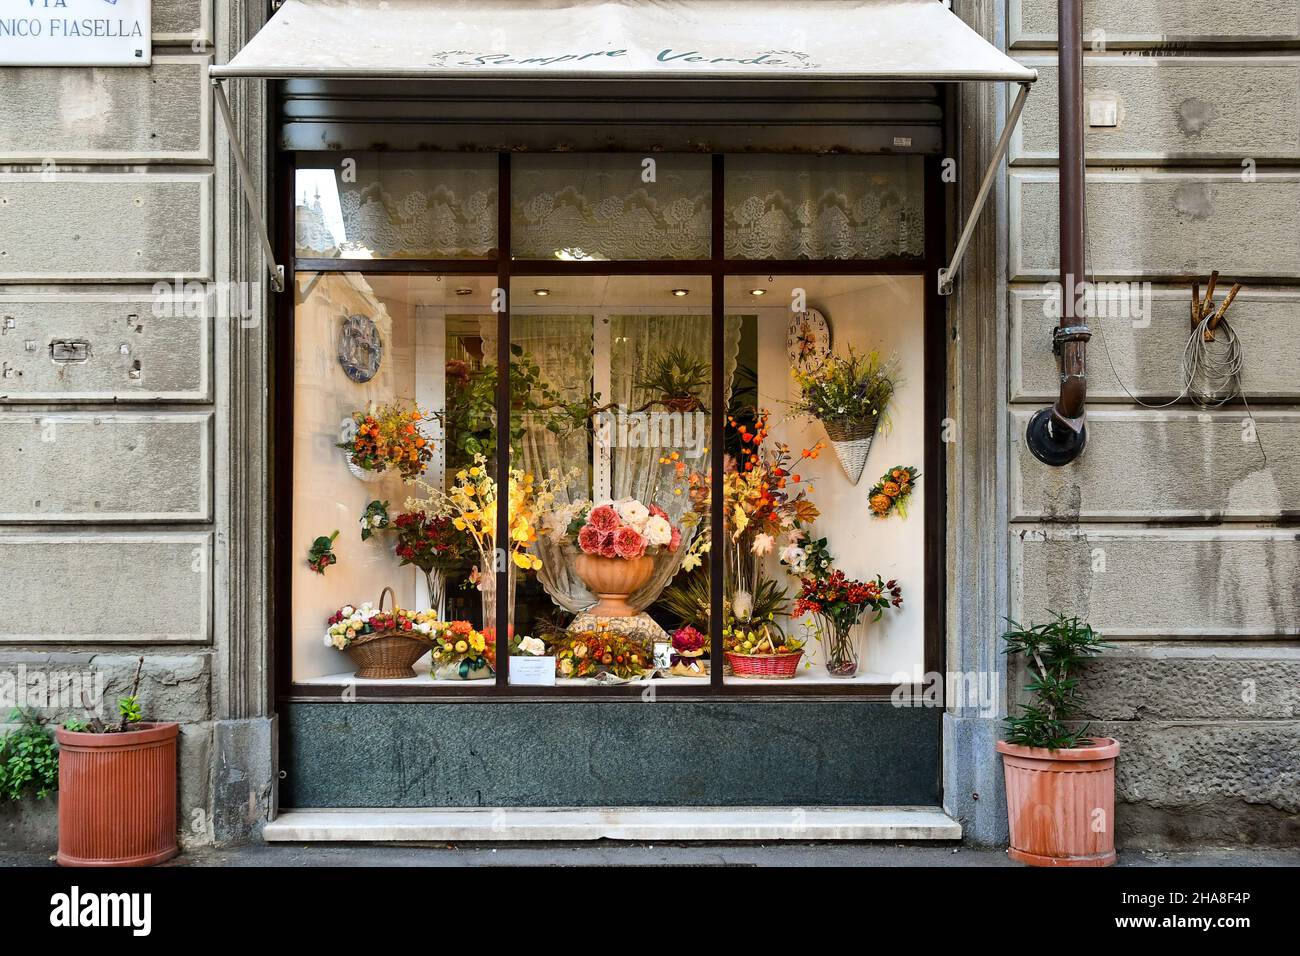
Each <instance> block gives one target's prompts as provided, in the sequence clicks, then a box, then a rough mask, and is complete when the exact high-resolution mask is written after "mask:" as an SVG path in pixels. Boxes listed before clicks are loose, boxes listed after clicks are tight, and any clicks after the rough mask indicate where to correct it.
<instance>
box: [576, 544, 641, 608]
mask: <svg viewBox="0 0 1300 956" xmlns="http://www.w3.org/2000/svg"><path fill="white" fill-rule="evenodd" d="M574 570H575V571H577V572H578V577H580V578H582V583H583V584H585V585H587V588H588V589H589V590H590V591H591V592H592V593H593V594H595V595H596V597H598V598H600V600H599V601H597V602H596V604H595V606H594V607H592V608H590V609H589V610H588V611H587V613H588V614H594V615H595V616H596V617H632V616H634V615H635V614H636V613H637V612H636V609H635V608H633V607H632V606H631V605H630V604H628V603H627V599H628V598H629V597H630V596H631V595H632V594H634V593H635V592H636V591H637V590H638V589H639V588H641V587H642V586H643V585H644V584H645V583H646V582H647V581H649V580H650V578H651V576H652V575H653V574H654V573H655V559H654V558H652V557H650V556H649V555H642V556H641V557H639V558H633V559H632V560H630V561H628V560H625V559H623V558H602V557H600V556H599V555H595V554H580V555H578V560H577V561H576V562H575V564H574Z"/></svg>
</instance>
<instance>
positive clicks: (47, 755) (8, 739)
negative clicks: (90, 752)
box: [0, 708, 59, 800]
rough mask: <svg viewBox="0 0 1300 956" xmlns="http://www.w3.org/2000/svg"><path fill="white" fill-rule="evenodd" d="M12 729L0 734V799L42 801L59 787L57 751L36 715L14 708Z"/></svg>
mask: <svg viewBox="0 0 1300 956" xmlns="http://www.w3.org/2000/svg"><path fill="white" fill-rule="evenodd" d="M9 721H10V723H13V724H16V725H17V726H16V727H14V728H13V729H12V730H9V731H7V732H6V733H5V734H4V735H3V736H0V799H4V800H23V799H25V798H27V797H29V796H34V797H36V799H38V800H44V799H45V798H46V797H48V796H49V795H50V794H51V793H53V792H54V791H55V790H57V789H58V788H59V754H58V751H57V750H56V749H55V747H54V737H53V735H52V734H51V733H50V732H49V731H48V730H47V729H46V728H45V722H44V721H43V720H42V719H41V718H40V717H38V716H36V715H35V714H32V713H28V712H26V711H22V710H19V709H17V708H15V709H14V710H13V711H12V712H11V713H10V715H9Z"/></svg>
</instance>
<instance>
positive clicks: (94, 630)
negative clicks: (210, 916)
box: [0, 0, 273, 848]
mask: <svg viewBox="0 0 1300 956" xmlns="http://www.w3.org/2000/svg"><path fill="white" fill-rule="evenodd" d="M254 6H255V7H256V9H252V7H254ZM265 6H266V5H265V4H264V3H259V4H255V5H249V4H244V3H240V2H238V0H231V2H224V0H223V2H220V3H218V2H216V0H155V2H154V5H153V29H154V33H153V62H152V65H151V66H150V67H148V68H116V69H94V68H76V67H71V68H62V67H61V68H22V69H18V68H6V69H3V70H0V102H3V103H4V104H5V107H4V109H3V110H0V443H2V445H3V448H4V449H5V454H4V455H3V456H0V581H3V582H4V594H5V598H6V600H5V602H4V603H5V608H6V612H7V613H6V614H5V620H4V623H3V624H0V672H5V673H8V674H10V675H14V676H17V675H23V676H24V677H26V678H27V679H28V686H29V687H31V686H33V685H32V683H31V682H32V681H33V680H44V681H46V682H47V683H48V682H49V681H57V680H60V679H61V678H66V677H68V676H69V675H73V676H77V677H79V678H81V677H84V678H87V679H89V680H92V681H94V680H99V679H102V681H103V684H102V694H103V709H104V712H105V713H106V714H112V713H113V712H114V710H115V702H116V700H117V698H118V697H119V696H122V695H123V694H125V693H127V692H128V688H129V685H130V681H131V677H132V675H133V674H134V671H135V667H136V662H137V660H138V659H139V658H140V657H143V658H144V662H145V663H144V667H143V682H142V686H141V692H140V696H141V700H142V704H143V708H144V712H145V715H146V717H147V718H150V719H159V720H174V721H178V722H179V723H180V724H181V745H180V769H179V774H178V794H179V800H180V805H179V817H180V821H181V838H182V841H183V843H186V844H189V845H194V844H202V843H209V842H213V841H218V842H219V841H222V840H225V839H232V838H235V839H237V838H239V837H240V836H242V835H245V834H246V833H247V832H248V830H249V827H250V825H252V826H255V825H256V821H257V819H260V818H261V817H264V816H265V813H266V808H267V806H268V805H269V802H270V798H271V797H270V789H271V788H270V774H271V770H270V768H271V766H272V765H273V756H272V746H271V741H272V738H273V731H272V730H271V728H270V726H269V718H268V716H267V715H268V714H269V708H268V706H267V705H266V703H265V695H264V694H262V691H261V690H260V689H259V686H258V676H259V675H260V674H261V672H262V671H264V670H265V665H264V659H265V633H266V631H265V627H264V626H261V625H258V628H259V629H260V632H261V635H262V636H261V637H260V638H258V639H257V640H254V641H253V642H251V643H252V647H251V651H250V648H249V647H245V646H242V645H241V646H238V647H237V646H234V645H236V644H237V643H238V642H237V641H236V635H237V634H239V631H238V630H237V629H236V627H235V624H234V623H232V622H234V621H236V620H238V619H239V617H240V613H239V611H238V610H236V611H235V612H234V613H232V605H234V604H235V603H236V602H242V603H243V604H247V602H244V601H243V599H242V595H243V593H244V592H243V591H242V590H241V587H240V586H239V583H238V581H235V583H234V584H232V581H234V579H235V576H236V575H237V574H238V573H239V572H240V571H241V570H242V568H241V567H239V566H237V562H239V561H251V562H255V563H256V564H255V566H258V565H261V564H262V563H263V562H264V561H265V554H264V552H262V551H261V550H259V551H258V553H257V554H255V555H252V556H249V555H244V554H238V553H234V552H232V550H231V540H232V537H240V536H242V535H243V534H246V531H245V530H244V526H243V525H241V524H239V523H237V521H232V520H231V500H232V482H233V481H234V477H233V476H234V475H236V474H238V473H239V472H238V468H237V466H232V464H231V463H230V462H229V450H230V448H231V447H232V446H236V447H242V448H244V450H245V454H244V456H243V458H244V460H246V461H247V462H249V463H251V464H252V465H253V467H255V468H256V469H257V470H258V471H259V472H261V471H263V470H264V459H263V458H261V457H260V455H259V453H260V450H261V448H262V446H263V445H264V444H265V441H264V439H263V438H260V437H259V438H256V439H254V440H248V439H247V438H246V437H245V436H243V435H239V434H237V433H236V431H235V428H236V425H237V424H238V423H235V422H232V420H231V418H230V417H229V416H228V415H227V409H229V408H230V407H231V406H230V400H229V396H230V394H231V392H232V390H233V389H234V388H235V387H236V384H238V380H237V378H236V376H237V375H239V374H241V370H240V369H238V368H236V367H235V361H234V360H235V359H236V358H238V357H239V356H240V355H241V354H243V352H246V351H247V350H249V349H250V348H251V349H253V350H256V349H257V348H258V347H259V343H260V342H261V338H260V334H259V333H258V331H257V330H256V328H255V329H254V330H253V331H251V332H250V333H249V335H248V336H246V337H245V338H244V339H242V340H236V342H235V344H236V346H237V348H233V349H232V347H231V342H232V335H238V334H239V333H238V331H235V332H233V333H232V322H231V317H230V316H229V315H228V314H221V312H220V311H219V310H218V309H217V308H216V305H215V301H216V300H215V299H214V297H213V296H211V295H210V294H204V293H203V292H202V291H201V292H200V294H198V295H197V296H193V298H191V293H192V291H193V288H195V287H194V286H192V287H190V288H185V284H186V283H203V284H204V287H203V288H204V290H206V291H208V292H210V291H211V287H208V286H207V285H206V284H207V283H210V282H213V281H214V280H220V281H226V280H229V279H239V278H241V276H242V275H246V274H247V273H248V271H249V268H248V266H246V265H245V263H244V261H243V260H244V258H248V257H241V250H242V249H243V248H244V247H245V246H246V245H247V240H246V239H245V238H244V237H242V236H241V235H239V233H240V231H241V230H243V231H246V230H247V217H246V213H245V211H244V210H243V209H242V207H239V206H232V198H234V193H233V181H232V180H231V178H230V172H229V169H228V165H229V157H228V154H227V152H226V146H225V143H224V137H223V138H222V140H221V141H220V142H219V141H218V139H217V137H216V136H215V131H214V123H213V120H214V116H213V104H214V100H213V95H212V91H211V87H210V84H209V80H208V66H209V64H210V63H211V62H212V60H213V57H214V55H215V54H216V53H217V52H221V53H224V51H225V50H226V49H228V48H229V47H230V40H231V38H232V37H234V38H235V39H236V42H239V38H240V37H242V36H243V35H245V34H246V33H247V32H248V31H249V30H250V29H251V28H252V25H253V24H255V23H256V22H260V18H263V17H265V15H266V10H265V9H264V8H265ZM245 20H246V21H248V22H247V23H245V22H244V21H245ZM218 26H219V27H220V29H218ZM218 34H220V36H218ZM259 104H260V99H258V98H256V97H247V102H246V103H245V104H244V105H247V106H248V107H249V112H250V113H251V116H250V117H249V119H250V120H251V121H252V122H254V123H258V122H260V121H261V117H262V116H263V114H262V112H261V110H260V108H259ZM260 146H261V141H260V139H259V140H258V141H255V143H254V148H258V147H260ZM259 165H260V164H259ZM252 278H254V279H257V278H260V276H257V275H253V276H252ZM155 283H164V284H166V286H167V287H168V291H165V292H163V293H162V294H159V290H157V289H155ZM182 290H183V291H184V292H185V293H186V296H185V298H184V299H183V300H182V299H180V298H178V297H177V295H176V293H177V292H180V291H182ZM239 301H251V302H252V304H253V306H254V309H253V314H252V315H251V316H244V317H242V320H241V321H238V322H234V323H233V327H234V328H235V329H236V330H238V329H239V328H240V327H241V326H243V325H253V326H256V325H257V324H258V323H259V322H260V317H261V315H262V309H263V305H262V299H261V292H260V290H258V289H256V288H254V289H253V290H252V291H251V293H247V294H245V296H244V298H243V299H242V300H239ZM258 365H259V366H261V365H262V361H261V359H260V358H259V360H258ZM254 374H256V372H255V373H254ZM255 407H256V406H255V405H254V409H255ZM252 427H253V428H254V429H255V431H256V433H257V434H258V435H262V434H264V432H265V428H264V423H263V422H257V423H253V425H252ZM251 492H252V493H253V494H254V495H255V496H257V497H264V495H263V489H261V488H255V489H251ZM250 520H251V521H253V522H257V521H260V520H261V517H260V514H259V513H258V512H252V513H250ZM254 583H255V582H254ZM236 606H238V605H236ZM243 643H244V644H248V643H249V642H247V641H245V642H243ZM236 669H238V670H239V671H240V676H239V678H238V679H232V676H231V675H232V673H233V672H234V671H235V670H236ZM250 674H251V675H252V678H251V679H250V677H249V675H250ZM95 687H96V688H97V689H100V685H95ZM232 687H234V688H245V691H244V699H243V700H240V699H239V697H238V696H237V695H236V694H234V693H232V690H231V688H232ZM250 687H251V689H248V688H250ZM250 699H251V700H252V701H253V703H252V704H250V703H249V700H250ZM69 703H70V702H69V701H68V700H67V699H64V700H59V701H54V702H52V704H51V706H49V707H46V708H43V709H41V712H42V713H43V714H44V715H45V716H47V717H50V718H53V719H61V718H62V717H63V716H64V715H66V714H67V713H68V712H69V709H70V706H69ZM71 703H73V704H75V701H73V702H71ZM5 716H7V715H0V719H3V717H5ZM250 720H254V722H255V723H256V725H257V726H256V729H255V730H253V731H252V732H251V733H250V726H249V721H250ZM251 737H257V738H259V739H258V740H257V741H255V742H253V741H251V740H250V738H251ZM250 767H256V768H257V769H256V770H255V771H250V769H249V768H250ZM235 781H242V783H243V788H242V789H240V787H239V785H238V784H235V785H234V789H233V790H232V782H235ZM230 804H234V805H236V806H237V807H238V808H251V809H249V810H248V811H247V812H243V813H242V817H243V818H241V819H233V820H232V819H231V817H232V815H231V814H230V813H223V812H220V811H221V810H222V808H223V807H226V806H228V805H230ZM54 809H55V806H54V801H53V800H51V801H49V803H48V804H40V803H35V802H33V803H31V804H30V805H24V806H19V807H15V806H12V805H9V806H3V807H0V846H4V845H15V844H16V845H23V846H26V847H28V848H31V847H33V846H46V845H48V846H52V845H53V841H54V833H55V830H54V826H53V815H54ZM214 811H217V812H214ZM234 816H235V817H241V813H240V812H236V813H235V814H234ZM244 818H247V819H244ZM250 820H251V823H250Z"/></svg>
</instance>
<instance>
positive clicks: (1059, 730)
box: [1002, 612, 1111, 750]
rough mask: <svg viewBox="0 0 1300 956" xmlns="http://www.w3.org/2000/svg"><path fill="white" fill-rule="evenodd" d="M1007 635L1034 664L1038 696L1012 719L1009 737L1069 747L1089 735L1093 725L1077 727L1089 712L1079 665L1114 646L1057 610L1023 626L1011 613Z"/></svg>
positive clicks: (1033, 688) (1010, 648)
mask: <svg viewBox="0 0 1300 956" xmlns="http://www.w3.org/2000/svg"><path fill="white" fill-rule="evenodd" d="M1007 623H1008V624H1009V625H1010V629H1009V630H1008V631H1007V632H1006V633H1005V634H1003V635H1002V639H1003V640H1004V641H1005V642H1006V645H1007V646H1006V653H1007V654H1008V655H1013V656H1016V655H1018V656H1021V657H1023V658H1024V660H1025V664H1026V666H1027V667H1028V669H1029V674H1030V681H1029V683H1028V684H1026V685H1025V689H1026V690H1027V691H1029V692H1030V694H1031V695H1032V700H1030V702H1029V703H1027V704H1020V705H1019V708H1020V714H1019V715H1018V716H1014V717H1008V718H1007V742H1008V743H1013V744H1019V745H1021V746H1024V747H1045V748H1047V749H1049V750H1063V749H1068V748H1070V747H1075V746H1078V744H1079V742H1080V741H1081V740H1087V739H1090V738H1089V737H1088V725H1087V724H1086V723H1085V724H1084V725H1083V726H1082V727H1075V728H1073V729H1072V728H1071V726H1070V725H1071V724H1077V722H1078V720H1079V719H1080V717H1082V715H1083V697H1082V696H1081V695H1080V693H1079V670H1080V669H1081V668H1082V666H1083V665H1084V664H1085V663H1087V661H1088V660H1090V659H1091V658H1093V657H1095V656H1096V655H1097V654H1100V653H1101V652H1102V651H1103V650H1104V649H1106V648H1108V647H1110V646H1111V645H1109V644H1106V643H1105V642H1103V641H1102V639H1101V635H1099V634H1098V633H1097V632H1096V631H1094V630H1093V629H1092V627H1091V626H1089V625H1088V624H1086V623H1085V622H1083V621H1081V620H1080V619H1079V618H1077V617H1066V616H1065V615H1064V614H1060V613H1057V612H1053V613H1052V620H1050V621H1048V622H1047V623H1045V624H1035V625H1032V626H1030V627H1023V626H1021V625H1020V624H1017V623H1016V622H1015V621H1013V620H1011V619H1010V618H1008V619H1007Z"/></svg>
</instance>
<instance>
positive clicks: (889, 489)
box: [867, 465, 921, 518]
mask: <svg viewBox="0 0 1300 956" xmlns="http://www.w3.org/2000/svg"><path fill="white" fill-rule="evenodd" d="M920 477H921V473H920V472H919V471H917V470H916V469H915V468H914V467H912V466H911V465H895V466H894V467H893V468H891V469H889V471H887V472H885V474H883V475H881V476H880V480H879V481H877V482H876V483H875V485H874V486H872V489H871V493H870V495H869V496H868V498H867V504H868V505H870V507H871V513H872V514H874V515H875V516H876V517H877V518H884V517H885V516H886V515H888V514H889V512H890V511H897V512H898V514H899V516H900V517H903V518H906V517H907V499H908V498H909V497H910V496H911V494H912V489H913V488H914V487H916V479H918V478H920Z"/></svg>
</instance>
